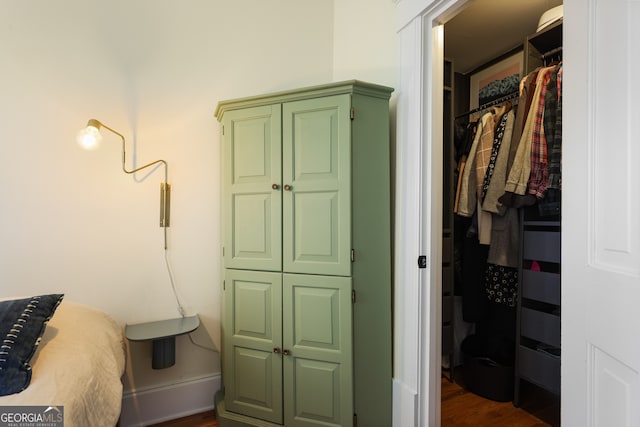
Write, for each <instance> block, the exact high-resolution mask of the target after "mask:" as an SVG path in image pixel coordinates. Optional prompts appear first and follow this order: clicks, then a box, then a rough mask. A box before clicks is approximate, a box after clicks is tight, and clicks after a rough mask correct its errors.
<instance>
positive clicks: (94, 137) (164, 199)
mask: <svg viewBox="0 0 640 427" xmlns="http://www.w3.org/2000/svg"><path fill="white" fill-rule="evenodd" d="M101 128H105V129H107V130H108V131H110V132H112V133H114V134H116V135H118V136H119V137H120V139H121V140H122V170H123V171H124V172H125V173H127V174H133V173H136V172H138V171H140V170H142V169H145V168H148V167H150V166H153V165H157V164H162V165H163V166H164V182H163V183H161V184H160V227H165V249H166V247H167V241H166V227H169V217H170V215H169V213H170V209H169V208H170V205H171V185H169V184H168V183H167V181H168V177H169V166H168V165H167V162H165V161H164V160H156V161H155V162H151V163H148V164H146V165H144V166H140V167H139V168H135V169H131V170H129V169H127V167H126V150H125V139H124V136H123V135H122V134H121V133H119V132H116V131H115V130H113V129H111V128H110V127H109V126H106V125H105V124H103V123H101V122H99V121H98V120H96V119H90V120H89V121H88V122H87V127H85V128H84V129H82V130H81V131H80V133H79V134H78V143H79V144H80V146H82V147H83V148H85V149H88V150H91V149H94V148H96V147H97V146H98V145H99V144H100V141H102V135H101V134H100V129H101Z"/></svg>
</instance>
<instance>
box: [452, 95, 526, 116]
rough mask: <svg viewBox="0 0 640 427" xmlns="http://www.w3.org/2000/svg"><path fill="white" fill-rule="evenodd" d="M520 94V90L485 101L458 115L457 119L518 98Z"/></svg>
mask: <svg viewBox="0 0 640 427" xmlns="http://www.w3.org/2000/svg"><path fill="white" fill-rule="evenodd" d="M519 96H520V92H519V91H515V92H511V93H510V94H508V95H505V96H501V97H500V98H497V99H494V100H493V101H489V102H485V103H484V104H482V105H481V106H479V107H477V108H474V109H473V110H469V111H467V112H466V113H463V114H460V115H459V116H456V119H460V118H462V117H466V116H468V115H469V114H473V113H477V112H478V111H482V110H486V109H487V108H489V107H493V106H494V105H498V104H502V103H503V102H507V101H510V100H512V99H517V98H518V97H519Z"/></svg>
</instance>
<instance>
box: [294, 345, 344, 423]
mask: <svg viewBox="0 0 640 427" xmlns="http://www.w3.org/2000/svg"><path fill="white" fill-rule="evenodd" d="M292 363H294V364H295V366H294V368H293V372H295V378H294V381H293V382H294V384H295V389H294V390H293V393H292V394H293V395H295V400H294V402H293V407H292V408H291V414H290V415H291V416H292V421H290V422H289V423H288V424H286V425H291V426H336V427H338V426H344V425H348V424H346V423H348V422H349V421H352V416H353V415H351V416H349V415H350V414H347V413H346V412H345V411H343V410H342V407H341V406H342V405H343V404H348V400H347V401H345V402H343V401H342V399H343V397H344V396H343V392H344V390H342V389H341V383H340V379H341V378H342V376H343V374H342V372H341V368H342V366H341V365H340V364H338V363H328V362H324V361H318V360H309V359H302V358H295V359H294V360H293V362H292ZM319 396H320V398H319ZM345 417H346V418H345ZM345 422H346V423H345Z"/></svg>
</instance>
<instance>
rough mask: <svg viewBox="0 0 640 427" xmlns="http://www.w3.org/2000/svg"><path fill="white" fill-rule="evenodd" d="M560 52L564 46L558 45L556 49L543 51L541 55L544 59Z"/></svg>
mask: <svg viewBox="0 0 640 427" xmlns="http://www.w3.org/2000/svg"><path fill="white" fill-rule="evenodd" d="M558 52H562V46H558V47H556V48H555V49H551V50H550V51H548V52H545V53H543V54H542V55H540V56H541V57H542V59H545V58H547V57H549V56H552V55H555V54H556V53H558Z"/></svg>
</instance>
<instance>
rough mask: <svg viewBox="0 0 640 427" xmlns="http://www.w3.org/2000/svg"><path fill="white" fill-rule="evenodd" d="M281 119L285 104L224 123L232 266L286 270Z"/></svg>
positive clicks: (229, 118)
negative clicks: (281, 188) (283, 245)
mask: <svg viewBox="0 0 640 427" xmlns="http://www.w3.org/2000/svg"><path fill="white" fill-rule="evenodd" d="M280 120H281V110H280V106H267V107H255V108H249V109H246V110H239V111H230V112H229V113H228V114H227V115H225V119H224V120H223V127H224V135H223V159H224V162H223V181H224V185H223V188H224V194H223V198H224V206H225V208H226V209H225V211H224V212H223V215H224V222H223V223H224V224H225V227H224V228H223V233H224V246H225V251H224V255H225V266H226V267H229V268H252V269H259V270H271V271H278V270H280V269H281V267H282V239H281V234H282V221H281V218H282V217H281V204H282V196H281V191H280V189H279V188H280V184H281V180H282V175H281V170H282V164H281V162H282V159H281V139H280V130H281V123H280ZM274 185H275V186H276V188H274Z"/></svg>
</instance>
